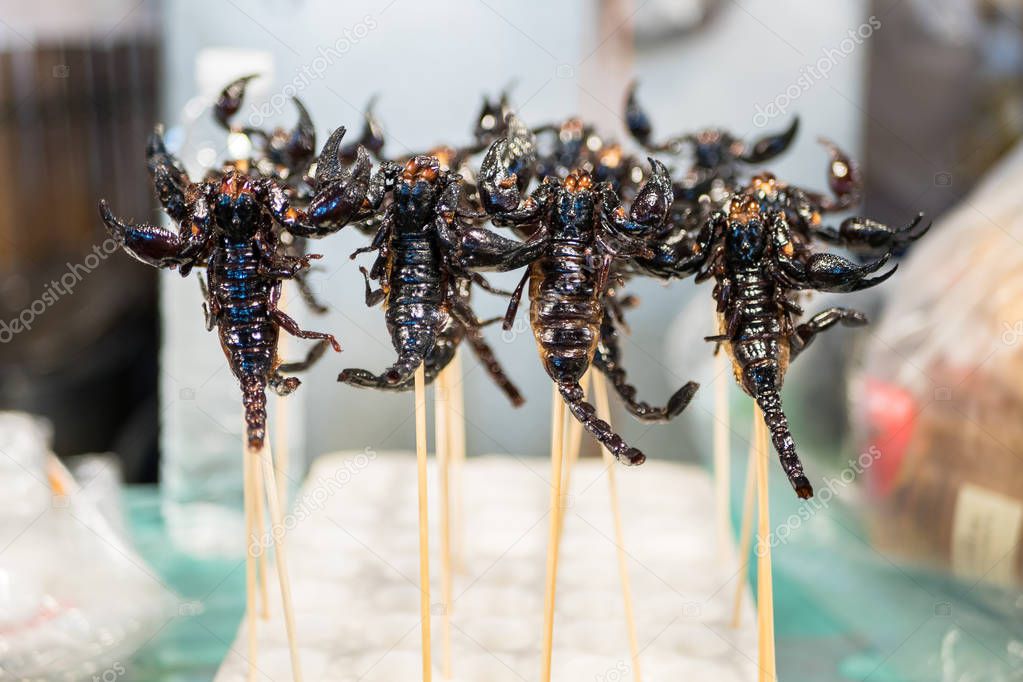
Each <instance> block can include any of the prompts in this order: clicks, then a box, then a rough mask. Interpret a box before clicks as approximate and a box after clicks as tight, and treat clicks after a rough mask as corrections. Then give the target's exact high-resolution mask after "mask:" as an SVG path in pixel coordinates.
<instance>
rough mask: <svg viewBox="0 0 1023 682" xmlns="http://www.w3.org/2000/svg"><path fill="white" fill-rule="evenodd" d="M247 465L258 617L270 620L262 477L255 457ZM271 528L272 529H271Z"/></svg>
mask: <svg viewBox="0 0 1023 682" xmlns="http://www.w3.org/2000/svg"><path fill="white" fill-rule="evenodd" d="M249 460H250V461H249V466H250V467H251V468H252V473H251V476H252V481H253V486H252V488H253V495H252V496H253V498H254V499H255V511H254V513H253V517H252V519H253V528H252V534H251V536H250V542H252V543H253V546H255V547H259V548H260V550H261V551H260V552H259V561H258V564H259V572H258V573H257V582H258V584H259V601H260V609H259V617H260V618H262V619H263V620H264V621H268V620H270V596H269V594H270V593H269V591H268V590H267V588H266V576H267V558H266V554H267V551H268V549H269V548H267V547H263V546H262V542H263V537H262V536H263V533H265V532H266V514H265V513H264V512H263V477H262V475H261V474H260V472H259V462H257V461H256V460H255V458H251V457H250V458H249ZM271 530H272V529H271Z"/></svg>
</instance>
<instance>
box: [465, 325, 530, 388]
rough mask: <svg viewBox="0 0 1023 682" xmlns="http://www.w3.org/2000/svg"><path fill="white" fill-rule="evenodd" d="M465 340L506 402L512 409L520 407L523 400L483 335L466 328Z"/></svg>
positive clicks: (475, 330)
mask: <svg viewBox="0 0 1023 682" xmlns="http://www.w3.org/2000/svg"><path fill="white" fill-rule="evenodd" d="M465 333H466V340H467V341H468V342H469V346H470V347H471V348H472V352H473V353H475V354H476V357H477V358H479V361H480V362H482V363H483V366H484V367H485V368H486V370H487V374H489V375H490V378H491V379H493V380H494V383H496V384H497V385H498V387H499V388H500V389H501V390H502V391H504V394H505V395H506V396H508V400H510V401H511V404H512V406H513V407H520V406H521V405H522V404H523V403H524V402H526V400H525V398H523V397H522V394H521V393H520V392H519V389H518V387H517V386H516V385H515V384H513V383H512V381H511V379H509V378H508V376H507V375H506V374H505V373H504V368H503V367H501V363H499V362H498V361H497V358H496V357H494V351H493V350H492V349H491V348H490V344H488V343H487V342H486V340H485V339H484V338H483V335H482V334H481V333H480V332H479V330H478V329H474V328H472V327H468V328H466V332H465Z"/></svg>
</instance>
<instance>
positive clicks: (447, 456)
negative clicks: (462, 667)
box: [433, 365, 453, 680]
mask: <svg viewBox="0 0 1023 682" xmlns="http://www.w3.org/2000/svg"><path fill="white" fill-rule="evenodd" d="M449 370H450V365H449V366H448V367H446V368H444V370H443V371H441V373H440V374H439V375H438V376H437V378H436V379H435V380H434V384H433V389H434V398H433V410H434V436H433V437H434V443H435V449H436V453H437V454H436V457H437V467H438V469H439V470H440V471H439V474H440V552H441V592H442V599H443V601H444V629H443V630H442V632H441V642H442V650H443V654H442V662H441V673H442V675H443V676H444V679H445V680H450V679H451V606H452V604H451V592H452V589H451V498H450V476H451V471H450V463H451V426H452V421H453V418H452V414H451V391H450V383H451V382H450V375H449Z"/></svg>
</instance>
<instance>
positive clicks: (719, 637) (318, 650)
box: [216, 452, 757, 682]
mask: <svg viewBox="0 0 1023 682" xmlns="http://www.w3.org/2000/svg"><path fill="white" fill-rule="evenodd" d="M435 474H436V470H435V469H434V468H433V461H432V459H431V469H430V493H431V497H430V524H431V531H430V542H431V553H432V561H431V583H432V586H431V589H432V601H433V603H434V604H435V607H434V609H433V611H434V615H433V618H432V629H433V652H434V679H435V680H442V679H444V678H443V676H442V675H441V670H440V662H441V633H442V627H443V622H444V619H443V617H442V615H441V614H442V613H443V609H442V606H441V603H442V602H441V585H440V570H441V564H440V558H439V547H440V542H439V538H440V536H439V534H438V529H437V525H436V524H437V521H438V518H439V516H438V512H437V506H436V503H437V501H438V494H437V491H438V486H437V480H436V476H435ZM618 474H619V475H618V480H619V486H620V490H621V499H622V507H623V516H624V523H625V537H626V543H625V546H626V549H627V551H628V555H629V557H630V559H629V571H630V573H631V578H632V584H633V592H634V595H635V606H636V618H637V630H638V635H639V642H640V646H641V648H642V654H641V658H640V662H641V669H642V679H643V680H644V682H678V681H679V680H687V681H688V682H702V681H704V680H706V681H707V682H711V681H713V682H733V681H734V682H738V681H745V680H754V679H756V676H755V673H756V665H755V661H756V660H757V642H756V628H755V625H756V624H755V616H754V612H753V608H752V606H751V605H750V603H749V602H748V601H747V603H746V604H745V605H744V607H745V613H744V619H743V620H744V622H743V627H742V628H741V629H738V630H736V629H733V628H731V627H730V624H729V621H730V618H731V603H732V599H733V595H734V592H735V587H736V580H737V566H736V562H735V561H734V560H732V561H728V562H727V563H728V565H727V566H722V565H721V563H722V562H721V560H720V559H719V558H718V557H719V553H718V550H717V548H716V547H715V533H714V522H713V509H714V504H713V493H712V486H711V481H710V479H709V477H708V476H707V475H706V473H705V472H703V471H702V470H700V469H698V468H695V467H689V466H680V465H674V464H667V463H664V462H654V461H651V462H647V463H646V464H644V465H643V466H642V467H638V468H634V469H622V468H619V469H618ZM548 480H549V463H548V462H547V461H545V460H542V459H535V458H515V457H508V456H500V457H498V456H487V457H480V458H472V459H470V460H469V461H468V462H467V463H466V465H465V468H464V474H463V488H464V512H463V513H464V519H465V535H464V537H465V547H464V557H465V560H464V564H463V566H462V567H461V570H460V571H459V572H457V573H456V576H455V581H454V590H453V594H454V596H455V600H454V606H453V609H452V613H453V615H452V623H453V629H452V637H451V639H452V651H453V662H454V665H453V673H454V675H453V679H455V680H460V681H463V682H504V681H505V680H507V681H509V682H521V681H523V680H527V681H530V682H532V681H533V680H537V679H538V678H539V675H540V641H541V640H540V634H541V629H542V624H543V611H542V606H543V586H544V573H545V557H546V546H547V532H548V517H547V506H548V499H549V494H550V488H549V486H548ZM416 504H417V503H416V464H415V459H414V457H413V456H412V455H411V454H409V453H386V454H385V453H381V454H379V455H373V456H371V457H370V456H367V455H366V454H365V453H355V452H348V453H338V454H334V455H328V456H325V457H321V458H319V459H318V460H317V461H316V464H315V466H314V467H313V470H312V472H311V474H310V476H309V479H308V480H307V481H306V483H305V485H304V487H303V491H302V493H301V494H300V496H299V497H298V499H297V500H295V502H294V504H293V508H292V511H291V514H290V515H289V517H288V519H287V520H286V524H285V525H286V526H287V527H288V528H289V529H290V530H289V531H288V533H287V542H288V547H289V553H290V554H289V567H290V571H291V575H292V580H293V583H294V587H293V590H294V602H295V611H296V619H297V630H298V633H299V641H300V646H301V655H302V664H303V673H304V677H305V679H306V680H310V681H312V680H315V681H316V682H335V681H336V682H355V681H356V680H358V681H360V682H377V681H379V682H412V681H413V680H418V679H421V667H420V666H421V663H420V654H419V650H420V627H419V625H420V618H419V588H418V583H419V580H418V576H419V568H418V553H417V552H418V549H417V548H418V531H417V516H416V514H417V507H416ZM568 507H569V508H568V510H567V515H566V519H565V527H564V537H563V543H562V551H561V559H560V561H561V564H560V570H559V581H558V593H557V610H556V614H557V615H556V622H555V635H554V637H555V646H554V663H553V678H554V680H556V681H557V682H579V681H580V680H587V681H588V680H596V681H598V682H626V681H630V680H633V675H632V670H631V662H630V655H629V645H628V635H627V632H626V628H625V621H624V617H623V606H622V598H621V590H620V582H619V576H618V569H617V563H616V550H615V544H614V530H613V525H612V518H611V515H610V511H609V505H608V485H607V474H606V471H605V467H604V465H603V464H602V462H600V461H598V460H583V461H580V462H579V464H578V465H577V467H576V469H575V471H574V473H573V480H572V486H571V493H570V496H569V499H568ZM276 585H277V583H276V575H274V576H271V582H270V588H271V590H270V591H271V593H272V595H273V597H274V598H272V599H271V602H272V604H271V608H272V617H271V620H270V621H269V622H260V623H259V643H260V654H259V657H258V660H257V666H258V669H259V671H260V679H261V680H272V681H273V682H285V681H286V680H291V679H292V677H291V671H290V664H289V657H288V648H287V640H286V638H285V632H284V626H283V621H282V620H281V619H280V617H279V614H280V609H279V607H278V604H277V600H276V592H277V590H276ZM747 594H748V591H747ZM245 653H246V632H245V625H244V623H243V624H242V628H241V630H240V631H239V634H238V638H237V639H236V641H235V643H234V645H233V647H232V650H231V653H230V654H229V655H228V658H227V660H226V661H225V663H224V665H223V666H222V668H221V670H220V673H219V674H218V676H217V678H216V680H217V682H235V681H242V680H245V679H246V671H247V663H246V659H245Z"/></svg>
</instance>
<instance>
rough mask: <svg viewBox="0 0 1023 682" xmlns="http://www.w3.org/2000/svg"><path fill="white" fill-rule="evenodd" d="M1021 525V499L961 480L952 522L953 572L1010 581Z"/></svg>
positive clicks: (1022, 512) (1022, 515)
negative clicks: (962, 482)
mask: <svg viewBox="0 0 1023 682" xmlns="http://www.w3.org/2000/svg"><path fill="white" fill-rule="evenodd" d="M1021 528H1023V503H1021V502H1020V501H1019V500H1015V499H1013V498H1011V497H1006V496H1005V495H1002V494H1001V493H996V492H993V491H991V490H988V489H986V488H982V487H980V486H976V485H971V484H968V483H967V484H965V485H963V487H962V488H961V489H960V490H959V497H958V498H957V500H956V508H955V518H954V520H953V522H952V569H953V570H954V571H955V573H956V575H960V576H965V577H969V578H983V579H984V580H985V581H986V582H991V583H997V584H1000V585H1012V584H1013V582H1014V580H1015V577H1016V550H1017V544H1018V542H1019V537H1020V529H1021Z"/></svg>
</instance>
